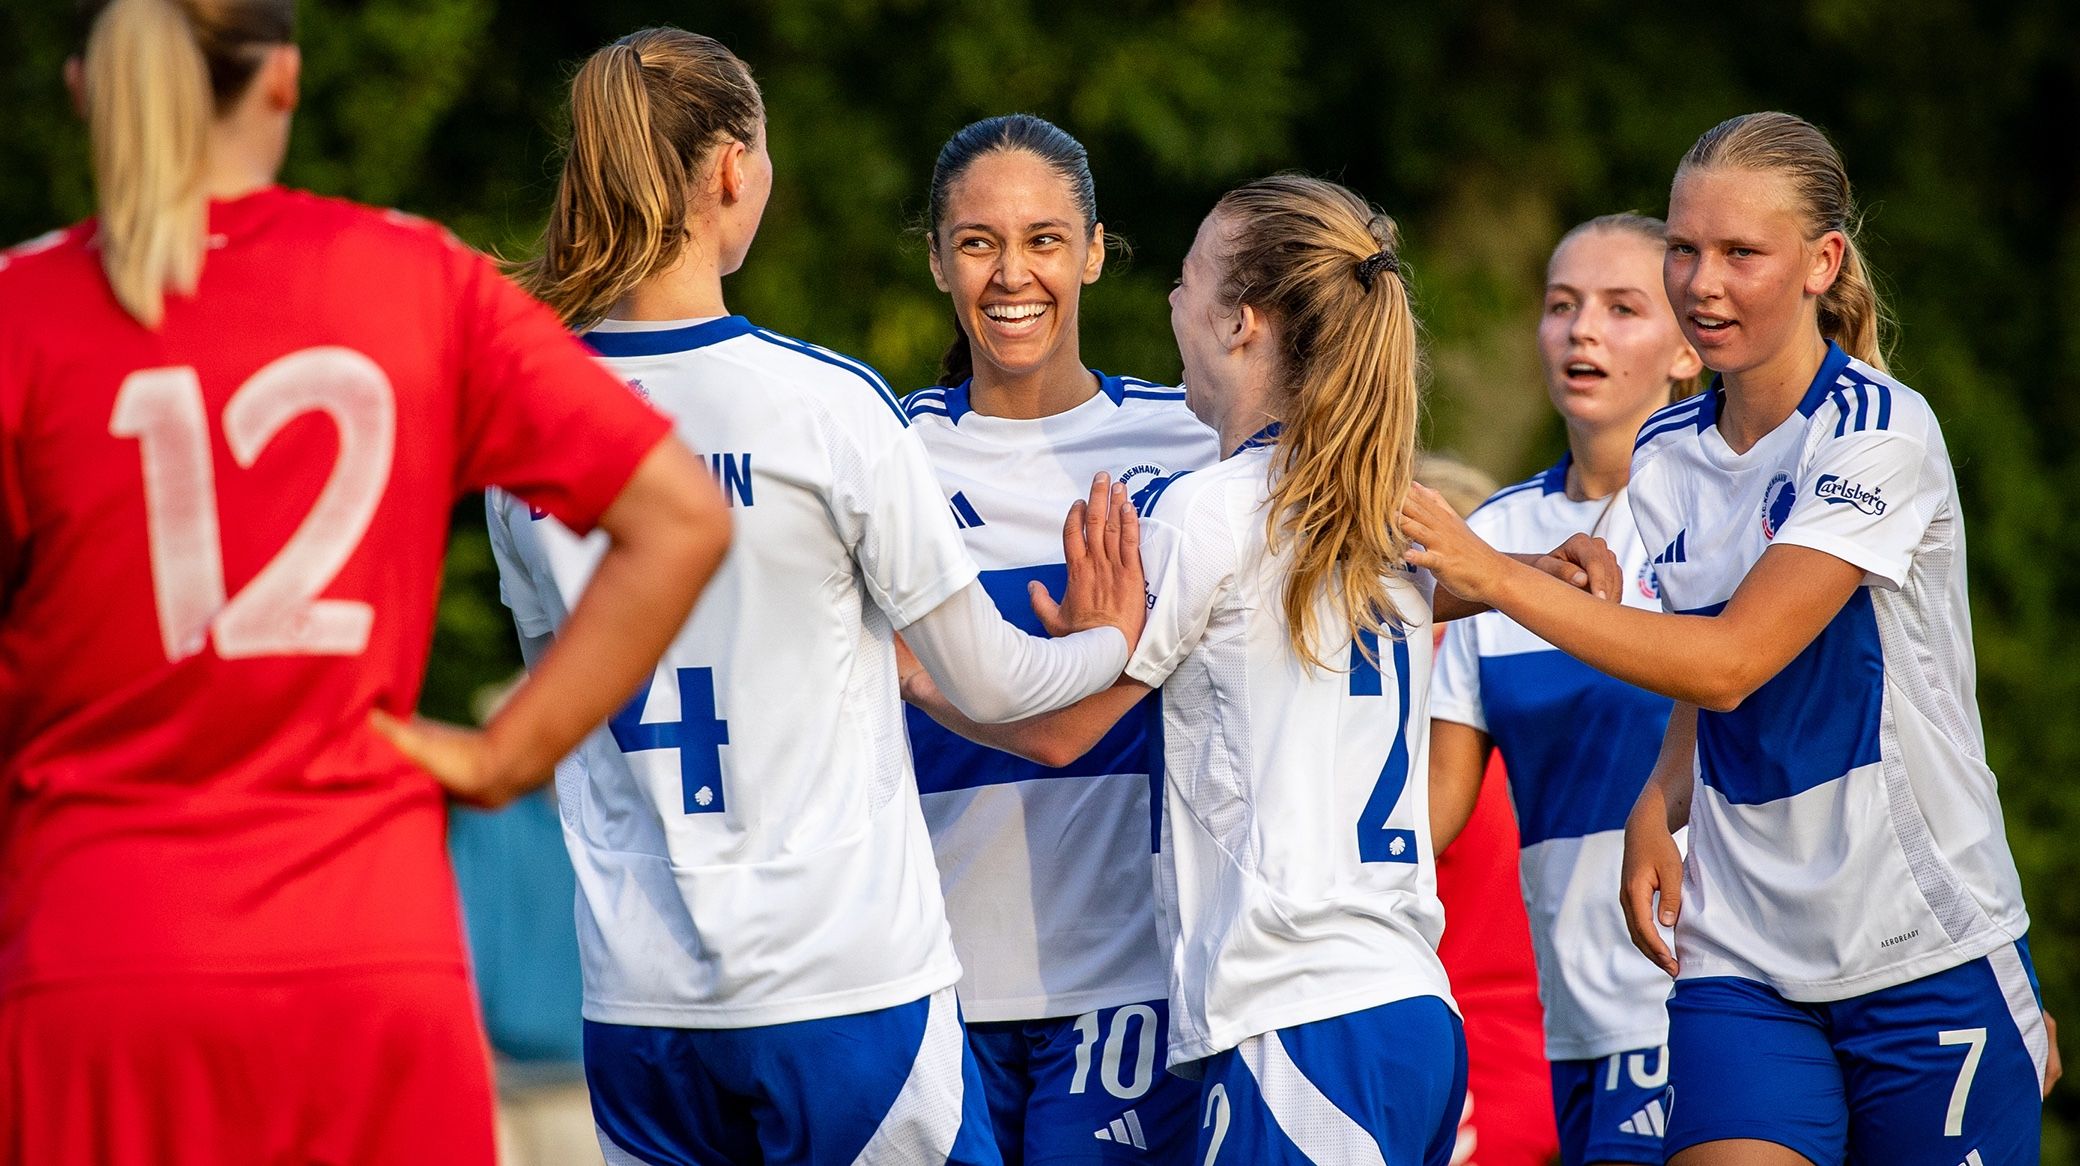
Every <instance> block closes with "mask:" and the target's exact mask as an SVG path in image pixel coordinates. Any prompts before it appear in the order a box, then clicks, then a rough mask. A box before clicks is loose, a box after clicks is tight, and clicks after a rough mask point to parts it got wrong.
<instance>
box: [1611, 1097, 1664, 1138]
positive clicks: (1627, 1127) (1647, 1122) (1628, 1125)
mask: <svg viewBox="0 0 2080 1166" xmlns="http://www.w3.org/2000/svg"><path fill="white" fill-rule="evenodd" d="M1618 1128H1619V1129H1621V1130H1623V1131H1625V1132H1626V1133H1628V1134H1638V1135H1639V1136H1640V1137H1643V1138H1658V1137H1660V1136H1661V1135H1662V1132H1663V1131H1665V1130H1666V1129H1668V1111H1667V1110H1664V1109H1662V1108H1661V1099H1660V1098H1659V1097H1656V1098H1655V1099H1654V1100H1652V1101H1649V1102H1647V1103H1646V1104H1645V1105H1643V1106H1641V1107H1640V1111H1639V1112H1638V1113H1635V1114H1633V1115H1632V1116H1631V1117H1628V1118H1626V1119H1625V1120H1624V1121H1623V1122H1620V1123H1619V1125H1618Z"/></svg>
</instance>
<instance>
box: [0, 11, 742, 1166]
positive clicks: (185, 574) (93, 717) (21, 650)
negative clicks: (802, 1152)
mask: <svg viewBox="0 0 2080 1166" xmlns="http://www.w3.org/2000/svg"><path fill="white" fill-rule="evenodd" d="M87 16H88V18H89V20H90V31H89V33H88V35H87V40H86V44H85V46H84V50H83V57H82V58H79V59H75V60H74V61H72V62H69V63H68V65H67V74H68V77H69V79H70V80H71V82H72V84H73V88H74V91H75V94H76V96H77V97H78V98H79V100H80V103H81V105H82V107H83V108H84V110H85V112H86V114H87V119H88V123H89V129H90V133H91V136H92V139H93V155H94V172H95V185H96V192H97V196H98V202H99V206H100V214H99V217H98V218H97V219H95V220H91V221H89V222H87V223H84V224H81V225H79V226H77V227H74V228H72V229H70V230H66V231H62V232H59V233H57V234H55V235H53V236H50V237H49V238H47V239H45V240H43V241H41V242H40V243H37V244H34V245H31V246H28V247H24V248H19V249H17V250H15V251H13V252H11V253H8V254H7V255H5V257H4V258H0V787H4V789H5V791H6V792H5V795H4V798H0V855H4V861H5V871H4V874H0V1161H4V1162H8V1163H31V1162H33V1163H39V1164H42V1163H86V1162H92V1163H97V1164H107V1163H147V1162H150V1163H198V1164H200V1163H232V1164H254V1166H258V1164H262V1163H279V1162H288V1161H295V1162H319V1161H323V1162H423V1161H442V1162H464V1163H483V1164H486V1166H488V1164H489V1163H490V1162H491V1160H492V1126H491V1096H490V1081H489V1078H488V1073H487V1064H488V1062H487V1057H486V1054H485V1048H484V1041H483V1037H482V1035H481V1032H480V1030H479V1029H478V1027H477V1022H476V1018H475V1008H474V1006H473V1004H472V1001H471V997H470V989H469V981H468V978H467V974H466V972H465V968H464V962H463V953H462V949H461V944H460V942H459V939H460V935H461V929H460V922H459V920H458V919H457V918H456V912H455V891H454V887H453V884H452V882H451V880H450V878H449V874H448V867H447V864H446V858H445V854H444V850H443V845H442V839H443V804H442V796H441V791H440V789H439V788H438V787H437V786H436V785H435V784H434V783H433V782H431V781H429V780H428V779H427V777H426V775H425V774H424V773H422V772H419V771H418V770H416V769H414V768H413V767H412V765H410V764H409V763H408V762H407V761H406V760H405V759H404V758H403V757H401V756H400V755H399V754H398V752H397V751H396V750H395V749H393V748H392V747H391V746H390V745H389V744H386V743H385V741H384V740H383V739H382V737H380V736H379V735H378V734H377V732H376V730H375V728H373V727H372V725H371V711H372V710H388V712H390V713H392V714H396V715H398V716H403V715H405V714H407V713H409V711H410V710H411V708H412V706H413V703H414V701H415V700H416V699H417V695H418V689H419V683H420V677H421V673H422V670H423V668H424V664H425V659H426V652H427V646H428V640H429V635H430V632H431V627H432V620H433V607H434V603H433V601H434V596H435V594H436V592H437V591H438V589H439V585H440V561H441V550H442V547H443V546H444V544H445V541H446V531H447V526H448V514H449V510H450V507H451V506H452V505H453V503H454V501H455V499H456V497H457V495H458V494H460V493H461V492H463V491H465V490H471V489H477V488H480V487H482V486H484V485H486V484H489V483H499V484H503V485H504V486H506V487H508V488H510V489H512V490H514V491H516V492H518V493H519V494H520V495H521V496H523V497H526V498H528V499H530V500H531V501H532V502H533V503H534V504H535V505H538V506H541V507H542V508H543V509H544V510H546V511H548V512H550V513H553V514H556V515H557V516H558V517H559V519H560V520H561V521H563V522H565V523H568V524H569V525H570V526H572V527H573V528H576V529H580V530H585V529H590V528H592V527H594V526H598V527H600V528H602V529H604V530H605V531H607V532H608V533H609V534H610V535H611V537H612V539H613V543H612V549H611V550H609V551H607V553H606V555H605V558H604V560H603V561H602V563H601V567H600V580H599V586H598V587H597V588H595V589H594V590H593V591H592V592H591V593H590V594H588V595H587V597H586V599H585V602H584V604H583V605H582V606H581V608H580V609H579V610H578V611H576V612H574V613H573V615H572V621H571V635H570V636H569V637H568V640H567V642H566V643H564V644H563V645H561V646H560V647H559V648H558V649H557V650H556V651H555V652H554V653H551V654H550V655H549V656H548V657H547V658H546V659H544V661H543V663H542V668H541V670H540V672H538V673H537V674H536V676H535V678H534V679H533V680H532V681H531V682H529V683H528V684H527V685H526V686H525V687H524V688H522V689H521V690H520V692H519V693H518V694H517V695H516V696H515V697H514V700H513V703H512V704H511V705H509V706H508V707H507V708H506V710H505V711H504V712H503V713H502V714H501V715H500V716H498V717H497V718H496V719H495V720H494V721H493V722H492V723H491V725H490V726H489V728H488V729H487V730H486V731H485V732H484V733H483V734H482V735H474V734H471V735H457V736H453V737H443V738H441V741H442V744H443V745H444V746H445V747H446V748H447V750H448V752H449V755H450V756H451V757H452V758H453V759H455V760H456V761H457V763H458V764H457V765H456V767H455V768H456V773H455V776H456V777H457V779H458V783H459V784H460V785H462V786H463V787H464V788H465V789H466V790H467V792H469V793H470V794H471V796H474V797H477V798H479V799H481V800H487V801H495V800H497V799H498V798H500V797H502V796H505V795H506V794H507V793H508V792H509V791H510V790H511V789H514V788H518V787H519V786H520V785H522V784H524V783H525V782H526V781H527V780H530V779H533V778H534V777H535V776H536V775H537V774H538V773H546V772H547V771H548V768H549V766H550V765H552V764H553V763H554V761H555V759H556V758H557V757H559V756H561V755H562V754H563V753H564V752H565V751H566V750H567V749H568V748H569V747H570V746H571V745H573V744H575V743H576V742H577V741H578V739H579V738H580V737H581V736H582V735H583V734H584V733H585V732H587V731H588V730H590V729H591V728H593V727H594V726H596V725H597V724H598V723H599V722H600V720H602V719H603V718H604V717H605V716H606V715H607V714H608V713H609V712H611V711H612V709H613V708H614V707H615V706H616V705H618V704H619V703H621V701H622V700H624V699H625V694H626V693H627V691H629V690H631V689H633V688H634V687H635V684H636V681H637V679H638V677H639V676H641V675H642V674H643V673H644V672H645V670H646V669H647V667H648V664H649V662H650V661H652V660H654V659H655V658H656V657H657V655H658V653H659V652H661V651H662V650H663V649H664V647H665V645H666V643H667V641H668V640H669V638H670V635H671V632H672V629H673V628H674V627H676V626H677V625H678V623H679V621H680V620H681V619H682V618H683V616H684V614H685V612H686V610H687V608H688V606H689V605H690V604H691V603H692V601H693V599H694V596H695V595H696V594H697V593H698V592H699V590H700V588H701V585H702V583H703V582H704V581H705V580H706V578H707V577H708V575H709V574H710V573H711V572H712V571H713V570H714V569H715V566H716V564H717V563H718V562H719V561H720V559H721V556H722V552H723V549H724V547H725V546H726V544H727V540H728V521H727V515H726V512H725V511H724V509H723V507H722V505H721V501H720V499H719V498H718V497H717V496H716V494H715V491H714V490H713V488H712V487H711V486H710V485H709V484H708V483H707V481H706V479H705V475H703V474H702V473H701V472H700V469H699V467H698V465H697V464H696V463H695V462H694V460H693V459H692V457H691V456H690V455H689V454H688V453H687V452H686V450H685V449H684V448H683V447H682V446H681V445H680V444H679V443H678V442H676V441H674V440H670V439H669V437H668V432H669V426H668V424H667V422H666V421H665V420H664V419H663V418H661V417H659V416H657V415H656V414H655V413H653V412H651V411H650V410H648V409H646V408H644V407H643V406H642V404H641V403H640V402H639V401H637V400H636V399H635V398H634V397H632V396H631V395H630V394H629V393H628V392H627V391H625V390H624V389H622V388H621V386H620V385H618V384H617V383H615V381H614V380H613V378H611V377H608V376H606V375H604V374H602V373H601V372H600V371H599V369H598V368H597V367H596V366H595V365H594V364H593V363H592V361H591V360H589V359H588V358H587V356H586V354H585V352H584V350H583V349H582V348H580V347H579V346H578V345H577V344H575V343H573V342H572V341H571V339H570V338H569V337H568V336H567V335H565V334H564V332H563V330H562V329H561V328H559V327H558V326H557V321H556V319H555V318H554V317H553V316H552V315H550V314H549V313H548V312H546V311H544V310H542V308H541V307H540V305H538V304H536V303H534V302H533V301H532V300H530V299H528V298H527V297H526V296H525V295H523V294H522V293H521V292H520V291H519V290H518V289H516V288H514V287H512V286H511V285H510V284H508V283H507V282H506V281H504V280H503V279H501V278H500V277H499V275H498V274H497V272H496V271H495V270H494V269H493V268H492V267H491V265H490V264H489V263H487V262H485V261H483V260H482V259H480V258H479V257H478V256H476V255H474V254H472V253H471V252H469V251H468V250H466V249H464V248H463V247H461V246H460V245H458V244H457V243H455V242H454V241H453V240H452V239H450V238H448V237H447V236H446V235H445V234H444V233H443V232H441V231H440V230H439V229H438V228H436V227H434V226H432V225H431V224H427V223H424V222H420V221H418V220H415V219H409V218H406V217H404V216H400V215H397V214H393V213H388V212H380V211H372V210H366V209H363V208H360V207H356V206H350V205H347V204H345V203H341V202H335V201H332V200H330V199H322V198H317V197H315V196H312V195H308V194H303V193H300V192H296V191H290V190H284V189H282V188H280V187H278V186H276V185H274V176H275V174H276V172H277V169H278V168H279V166H280V164H281V160H282V153H283V150H284V148H285V146H286V144H287V138H288V131H289V120H290V111H291V110H292V109H294V107H295V105H296V97H297V72H298V57H297V52H296V49H295V47H294V45H293V43H292V41H293V36H294V31H295V29H294V8H293V5H291V4H290V3H288V2H287V0H110V2H109V3H106V4H104V5H100V6H98V7H92V8H90V9H89V11H88V12H87ZM581 419H582V421H583V423H584V424H585V425H586V426H587V428H588V431H589V433H590V434H591V439H590V440H588V441H587V442H585V443H583V444H573V443H564V442H558V441H555V440H553V438H554V436H555V435H556V434H558V433H561V432H566V431H568V430H569V429H570V428H571V427H572V426H573V425H574V424H576V423H578V422H579V421H580V420H581ZM400 732H401V733H402V734H403V736H404V737H405V738H406V739H407V740H411V741H416V740H418V739H419V738H420V737H422V736H424V734H421V733H417V732H414V731H412V730H409V729H403V730H400ZM343 1021H344V1022H343Z"/></svg>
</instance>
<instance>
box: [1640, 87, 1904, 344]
mask: <svg viewBox="0 0 2080 1166" xmlns="http://www.w3.org/2000/svg"><path fill="white" fill-rule="evenodd" d="M1716 166H1724V167H1733V168H1737V169H1742V170H1755V171H1767V172H1771V173H1776V174H1782V175H1783V176H1784V177H1785V178H1787V179H1789V180H1790V182H1791V187H1792V191H1793V194H1794V197H1796V198H1797V200H1798V203H1799V213H1800V214H1801V215H1802V216H1803V217H1804V219H1805V222H1806V237H1807V238H1808V239H1817V238H1819V237H1820V236H1821V235H1823V234H1826V233H1827V232H1829V231H1837V232H1839V233H1840V234H1841V236H1842V244H1843V246H1842V266H1841V270H1840V272H1839V273H1838V274H1837V275H1836V276H1835V281H1834V285H1833V286H1832V287H1830V288H1828V289H1827V290H1826V291H1825V292H1822V293H1821V294H1820V304H1819V322H1820V334H1821V335H1822V336H1824V337H1826V338H1827V339H1829V340H1832V341H1834V342H1835V343H1836V344H1839V345H1841V346H1842V351H1844V352H1847V353H1848V354H1849V355H1850V356H1853V357H1855V358H1856V359H1858V360H1860V361H1862V362H1864V363H1865V364H1868V365H1870V366H1871V367H1872V368H1875V369H1878V370H1879V371H1881V372H1882V371H1884V370H1885V363H1886V345H1887V340H1888V337H1887V335H1886V334H1887V333H1888V332H1889V331H1890V330H1891V325H1892V320H1891V317H1890V316H1889V315H1888V314H1887V312H1886V310H1885V304H1884V302H1883V301H1882V300H1881V299H1880V298H1879V296H1878V288H1877V281H1876V279H1875V278H1874V277H1873V275H1872V273H1871V269H1870V264H1869V263H1868V262H1867V261H1866V260H1865V259H1864V257H1863V252H1862V250H1861V249H1860V248H1859V247H1858V246H1857V244H1856V235H1857V227H1858V218H1859V216H1858V214H1857V212H1856V206H1855V203H1854V201H1853V199H1852V198H1851V197H1850V193H1849V171H1848V168H1847V167H1846V166H1844V165H1843V164H1842V155H1841V153H1840V152H1839V151H1837V150H1836V149H1835V148H1834V143H1833V142H1830V141H1828V140H1827V135H1826V134H1824V133H1821V132H1820V129H1819V127H1817V126H1815V125H1813V124H1812V123H1811V122H1808V121H1806V120H1805V119H1804V118H1801V117H1796V116H1794V115H1792V114H1788V113H1745V114H1742V115H1741V116H1739V117H1733V118H1728V119H1727V120H1725V121H1723V122H1720V123H1719V124H1718V125H1716V126H1713V127H1712V128H1711V129H1709V130H1706V131H1705V133H1704V136H1703V137H1700V138H1698V139H1697V143H1696V144H1695V145H1693V146H1691V147H1690V152H1689V153H1688V154H1685V155H1684V156H1683V161H1682V164H1681V165H1679V166H1677V167H1676V177H1677V178H1679V179H1680V178H1681V177H1682V175H1683V171H1685V170H1691V169H1698V170H1702V169H1709V168H1712V167H1716Z"/></svg>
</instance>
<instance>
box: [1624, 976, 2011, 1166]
mask: <svg viewBox="0 0 2080 1166" xmlns="http://www.w3.org/2000/svg"><path fill="white" fill-rule="evenodd" d="M1668 1019H1669V1036H1668V1045H1669V1052H1670V1054H1671V1057H1672V1058H1673V1059H1672V1066H1671V1069H1670V1084H1671V1085H1672V1089H1671V1091H1670V1105H1671V1113H1670V1115H1669V1123H1668V1134H1667V1137H1666V1139H1665V1145H1666V1146H1667V1150H1668V1153H1669V1154H1670V1155H1674V1154H1675V1153H1676V1152H1677V1151H1679V1150H1683V1149H1686V1148H1688V1147H1690V1146H1695V1145H1697V1144H1699V1143H1701V1142H1711V1141H1718V1140H1720V1139H1723V1138H1759V1139H1761V1140H1763V1141H1769V1142H1775V1143H1777V1144H1779V1145H1782V1146H1787V1147H1789V1148H1791V1149H1793V1150H1796V1151H1797V1152H1799V1153H1800V1154H1803V1155H1805V1156H1806V1157H1807V1158H1808V1159H1811V1160H1812V1161H1813V1162H1814V1163H1815V1164H1816V1166H1843V1164H1845V1163H1854V1164H1857V1166H1863V1164H1870V1166H1877V1164H1879V1163H1883V1164H1884V1166H1958V1164H1959V1163H1962V1162H1970V1163H1983V1166H1995V1164H1996V1163H1998V1164H2000V1166H2028V1164H2030V1163H2034V1162H2036V1161H2037V1156H2038V1140H2039V1138H2040V1136H2041V1125H2042V1104H2041V1102H2040V1101H2039V1098H2040V1097H2041V1095H2042V1083H2043V1079H2044V1078H2043V1065H2044V1060H2045V1057H2046V1055H2047V1052H2048V1047H2049V1046H2048V1042H2047V1041H2046V1038H2045V1031H2044V1014H2043V1010H2042V1008H2041V1007H2040V1006H2039V1004H2038V996H2037V990H2036V972H2035V970H2034V969H2033V968H2032V967H2031V965H2030V960H2029V947H2028V945H2027V944H2026V943H2017V944H2014V945H2012V946H2009V947H2003V948H2001V949H1999V950H1998V951H1995V952H1994V953H1993V954H1992V955H1989V956H1987V957H1986V958H1984V959H1979V960H1974V961H1972V962H1971V963H1968V964H1964V965H1961V966H1959V967H1955V968H1951V969H1949V970H1948V971H1943V972H1937V973H1935V974H1934V975H1931V976H1924V977H1922V978H1921V979H1919V980H1912V981H1909V982H1907V983H1905V984H1899V985H1896V986H1894V987H1891V988H1885V989H1882V990H1880V991H1877V992H1872V993H1870V994H1868V995H1864V996H1856V997H1852V998H1850V999H1847V1000H1835V1001H1830V1002H1827V1003H1824V1004H1800V1003H1793V1002H1791V1001H1788V1000H1785V999H1784V998H1783V997H1782V996H1779V995H1778V994H1777V993H1776V992H1774V991H1772V990H1770V989H1769V988H1768V987H1765V986H1764V985H1762V984H1758V983H1755V982H1754V981H1752V980H1743V979H1737V978H1733V977H1710V978H1704V979H1695V980H1678V981H1677V982H1676V990H1675V994H1674V995H1673V996H1671V997H1670V998H1669V1002H1668Z"/></svg>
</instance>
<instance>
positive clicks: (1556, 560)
mask: <svg viewBox="0 0 2080 1166" xmlns="http://www.w3.org/2000/svg"><path fill="white" fill-rule="evenodd" d="M1531 565H1532V566H1534V567H1537V568H1538V569H1539V570H1541V571H1544V572H1545V573H1546V574H1548V575H1551V576H1552V577H1553V578H1555V579H1558V580H1560V581H1561V582H1562V583H1565V584H1567V585H1568V586H1570V587H1579V588H1581V589H1582V590H1583V591H1586V592H1588V593H1589V594H1591V595H1594V596H1595V597H1596V598H1598V599H1609V600H1612V601H1616V600H1617V599H1618V598H1619V597H1620V595H1621V594H1622V592H1621V591H1620V588H1622V587H1623V586H1624V584H1625V576H1624V574H1623V573H1622V572H1620V571H1619V569H1618V556H1616V555H1614V554H1612V553H1611V548H1610V544H1609V543H1606V542H1604V541H1603V540H1602V539H1600V538H1597V537H1595V536H1594V535H1588V534H1583V533H1581V532H1579V531H1577V532H1576V533H1574V534H1571V535H1569V536H1567V541H1566V542H1564V543H1561V544H1560V545H1559V546H1557V547H1554V548H1553V549H1552V550H1550V551H1547V552H1546V553H1545V554H1543V555H1541V556H1539V558H1538V560H1537V561H1536V562H1534V563H1532V564H1531Z"/></svg>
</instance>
